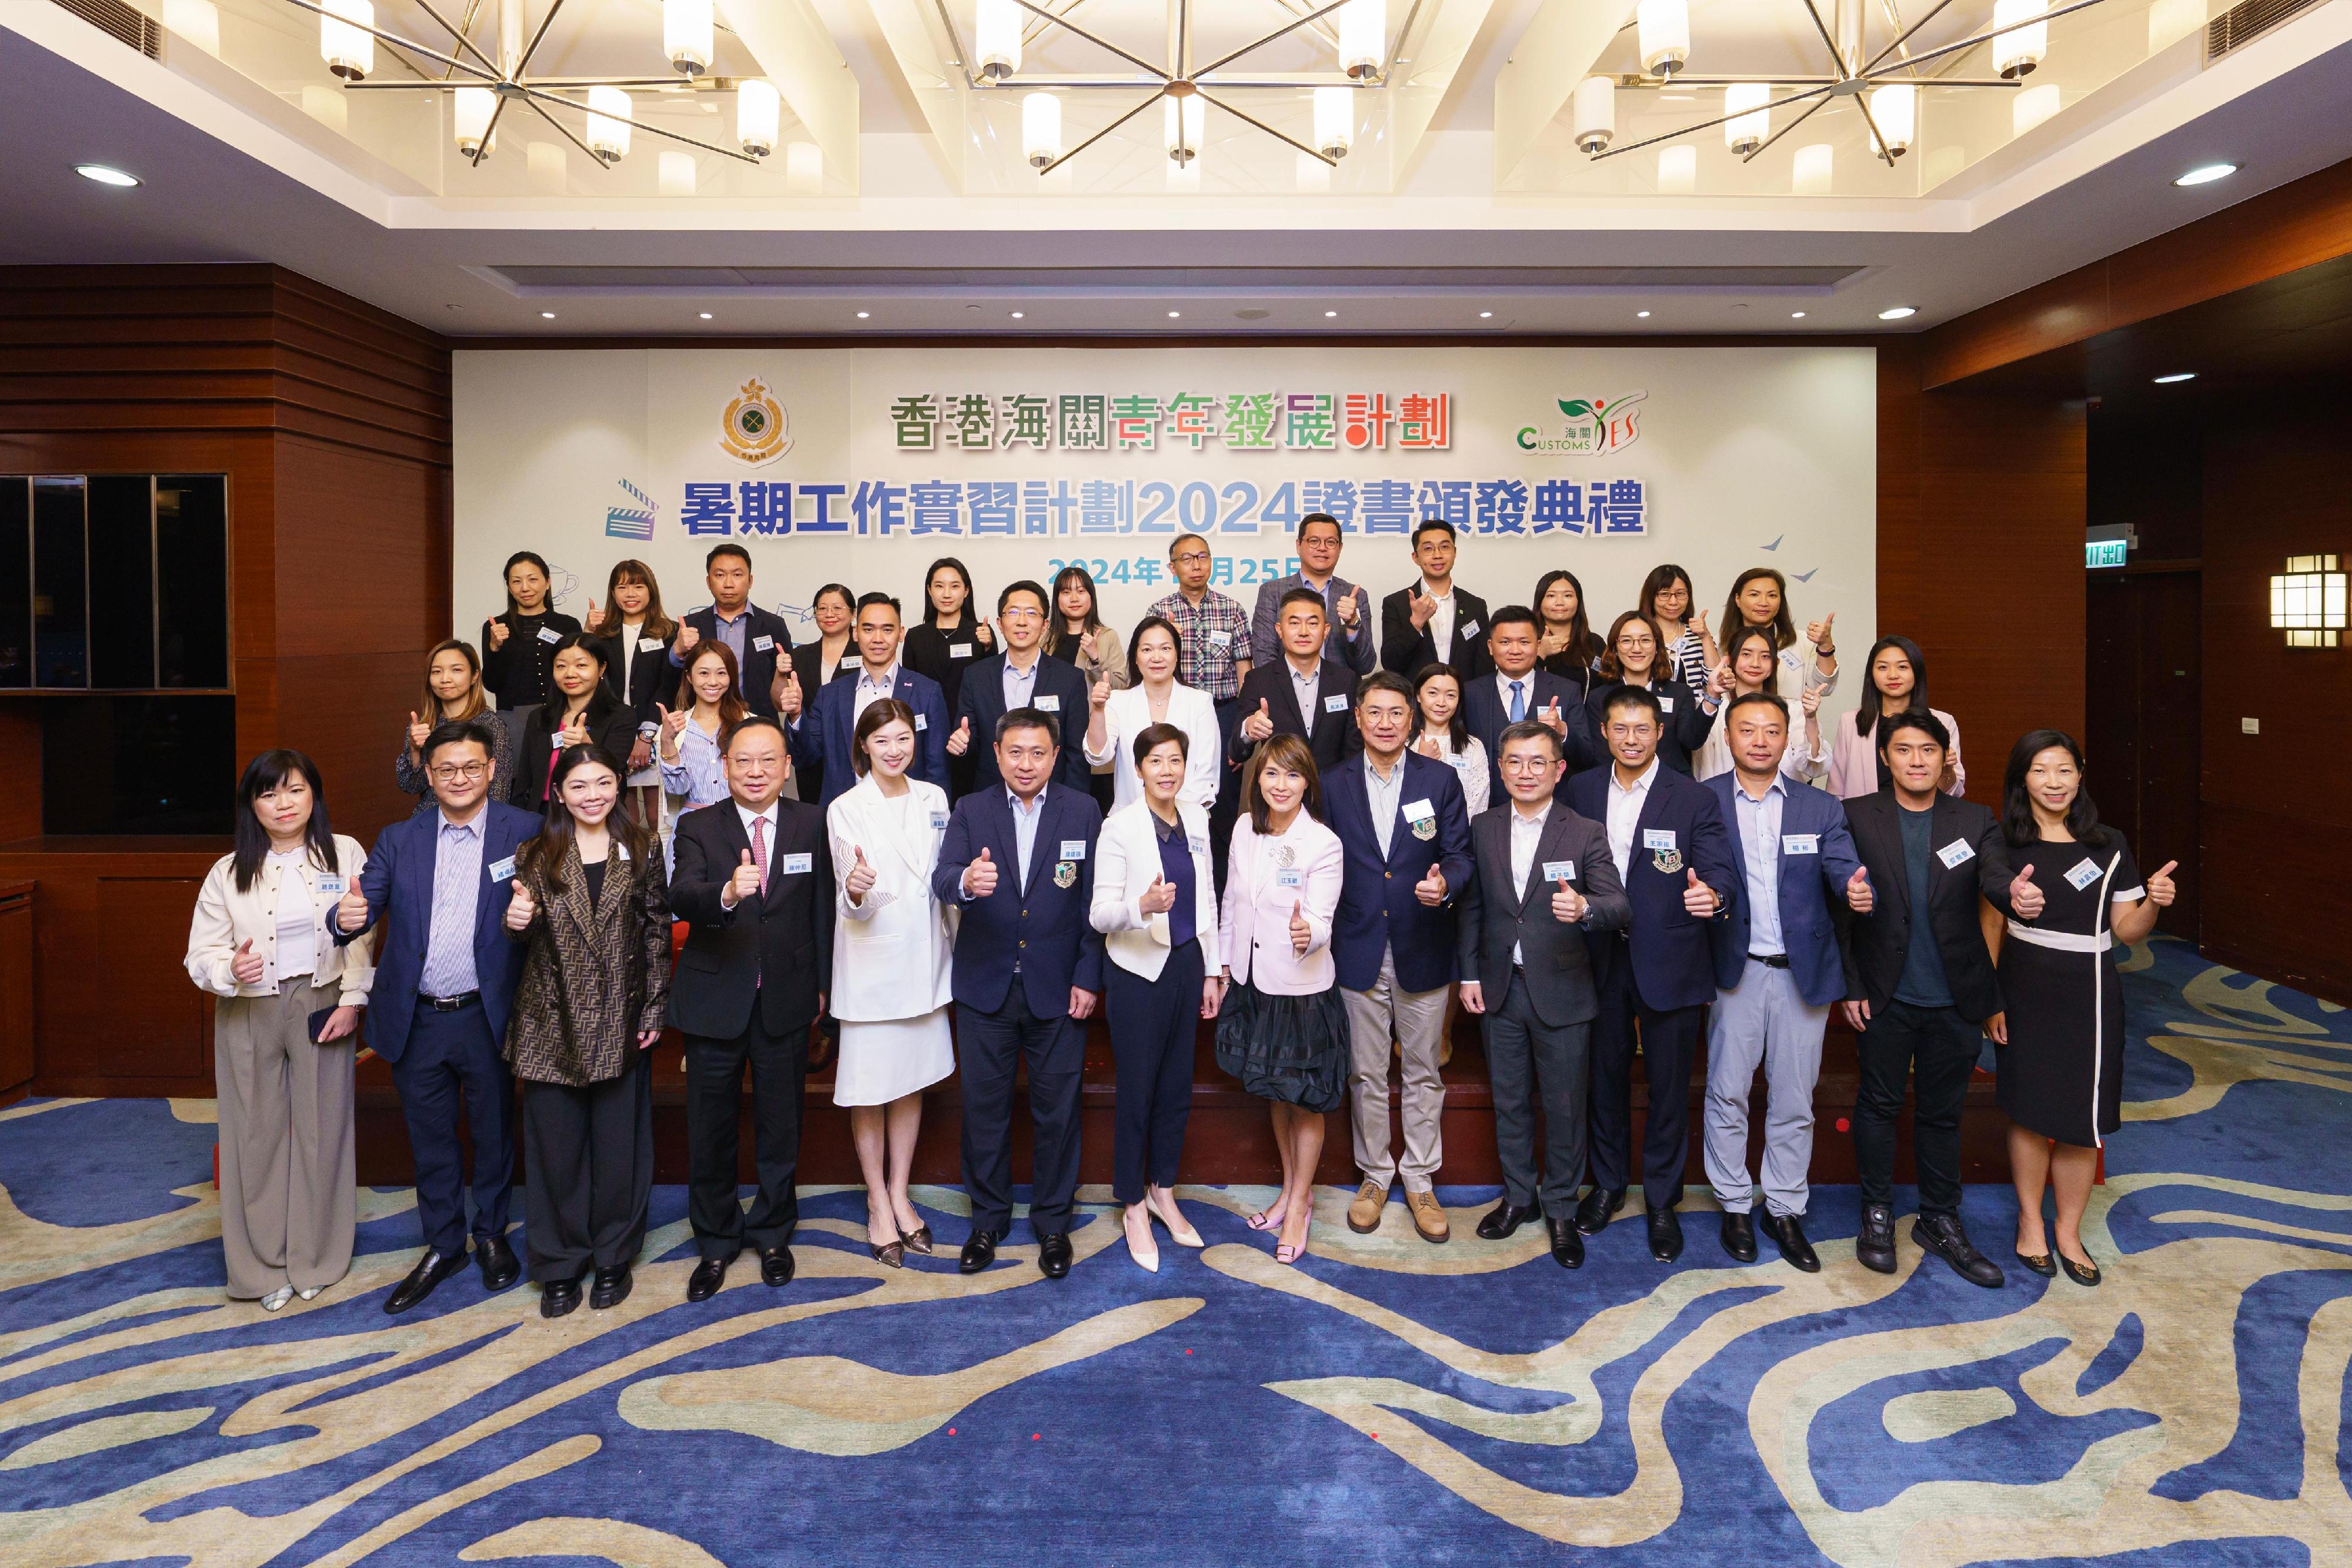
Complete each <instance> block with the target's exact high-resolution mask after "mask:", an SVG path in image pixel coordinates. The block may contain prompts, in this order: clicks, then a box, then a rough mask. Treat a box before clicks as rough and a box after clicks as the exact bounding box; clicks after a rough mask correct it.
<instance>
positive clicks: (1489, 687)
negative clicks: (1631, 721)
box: [1462, 604, 1603, 804]
mask: <svg viewBox="0 0 2352 1568" xmlns="http://www.w3.org/2000/svg"><path fill="white" fill-rule="evenodd" d="M1542 632H1543V628H1542V627H1541V626H1540V625H1539V624H1538V622H1537V621H1536V613H1535V612H1534V611H1532V610H1529V609H1528V607H1527V606H1526V605H1524V604H1506V605H1504V606H1503V607H1502V608H1501V609H1500V610H1497V611H1496V612H1494V613H1493V614H1492V615H1490V616H1488V617H1487V618H1486V656H1487V662H1488V663H1489V664H1492V666H1493V668H1492V669H1491V670H1490V671H1489V672H1488V673H1486V674H1480V675H1465V676H1464V677H1463V679H1462V722H1463V723H1464V724H1465V725H1467V726H1469V727H1470V733H1471V734H1473V735H1475V736H1476V737H1478V744H1479V745H1481V746H1483V747H1486V783H1487V797H1486V798H1487V799H1488V800H1492V801H1496V802H1497V803H1499V802H1501V801H1504V800H1508V799H1510V795H1509V792H1508V791H1507V790H1506V789H1504V788H1503V771H1502V768H1503V731H1504V730H1506V729H1507V728H1508V727H1511V726H1512V725H1514V724H1517V723H1518V722H1520V721H1521V720H1523V719H1533V720H1535V721H1536V722H1537V723H1538V724H1540V725H1542V726H1544V727H1546V728H1548V729H1549V730H1550V731H1551V732H1552V733H1553V734H1554V735H1556V736H1558V737H1559V743H1560V755H1561V759H1562V760H1563V761H1565V762H1566V763H1567V765H1568V771H1567V772H1566V773H1565V774H1563V775H1562V776H1561V780H1560V786H1559V789H1558V790H1557V791H1555V792H1554V798H1555V799H1557V800H1560V801H1561V802H1562V803H1563V804H1565V803H1566V801H1567V800H1568V782H1567V781H1568V779H1570V778H1573V777H1574V776H1575V775H1576V774H1578V773H1579V772H1581V771H1582V770H1583V769H1585V768H1592V767H1595V766H1598V765H1599V764H1600V762H1601V759H1602V755H1603V754H1602V751H1601V744H1600V741H1599V739H1598V737H1596V736H1595V735H1594V734H1593V729H1592V717H1591V714H1589V713H1588V712H1586V710H1585V706H1584V699H1583V697H1582V696H1581V695H1579V693H1578V691H1577V689H1576V688H1575V687H1574V686H1572V685H1569V683H1568V682H1566V681H1564V680H1562V679H1560V678H1559V676H1558V675H1555V674H1552V673H1551V672H1550V671H1549V670H1544V669H1538V668H1537V667H1536V644H1537V642H1538V638H1539V637H1540V636H1541V634H1542Z"/></svg>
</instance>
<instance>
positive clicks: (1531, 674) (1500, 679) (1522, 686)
mask: <svg viewBox="0 0 2352 1568" xmlns="http://www.w3.org/2000/svg"><path fill="white" fill-rule="evenodd" d="M1514 682H1517V685H1518V687H1519V712H1518V715H1517V717H1514V716H1512V714H1511V685H1512V683H1514ZM1495 695H1496V697H1498V698H1500V699H1501V700H1502V704H1503V718H1504V720H1505V722H1507V723H1510V724H1517V722H1518V721H1519V719H1522V718H1533V717H1535V716H1536V673H1535V671H1533V670H1529V671H1528V673H1527V674H1524V675H1507V674H1503V672H1502V671H1500V670H1496V672H1495Z"/></svg>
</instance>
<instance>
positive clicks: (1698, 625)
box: [1690, 610, 1706, 643]
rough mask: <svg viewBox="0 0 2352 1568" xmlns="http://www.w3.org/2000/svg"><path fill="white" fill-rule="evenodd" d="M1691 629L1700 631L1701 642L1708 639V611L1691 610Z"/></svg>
mask: <svg viewBox="0 0 2352 1568" xmlns="http://www.w3.org/2000/svg"><path fill="white" fill-rule="evenodd" d="M1690 629H1691V630H1692V631H1694V632H1697V633H1698V635H1699V641H1700V642H1702V643H1703V642H1705V641H1706V611H1704V610H1694V611H1692V612H1691V617H1690Z"/></svg>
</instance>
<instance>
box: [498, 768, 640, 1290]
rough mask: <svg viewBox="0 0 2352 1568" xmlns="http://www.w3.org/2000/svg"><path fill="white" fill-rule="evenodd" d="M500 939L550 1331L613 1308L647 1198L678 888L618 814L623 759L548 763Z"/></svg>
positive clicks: (535, 1246) (527, 1204)
mask: <svg viewBox="0 0 2352 1568" xmlns="http://www.w3.org/2000/svg"><path fill="white" fill-rule="evenodd" d="M514 883H515V885H514V894H513V898H512V900H511V902H509V904H508V905H507V931H508V934H509V936H513V937H514V939H515V940H517V941H519V942H525V943H528V944H529V945H530V951H529V953H528V954H526V955H525V956H524V958H523V967H522V979H521V981H520V984H518V985H517V986H516V988H515V999H514V1012H513V1015H512V1019H511V1021H510V1022H509V1024H508V1026H507V1045H506V1050H507V1063H508V1065H509V1067H511V1068H512V1069H513V1071H514V1075H515V1076H516V1077H517V1078H519V1079H520V1080H521V1081H522V1083H523V1102H522V1125H523V1216H524V1222H525V1225H526V1227H527V1228H528V1230H529V1238H528V1239H529V1241H530V1277H531V1278H532V1279H534V1280H536V1281H539V1284H540V1298H539V1311H540V1315H541V1317H549V1318H560V1317H562V1315H563V1314H564V1313H566V1312H570V1311H572V1309H573V1308H574V1307H577V1306H578V1305H579V1304H580V1281H581V1280H582V1279H583V1277H584V1276H585V1275H586V1274H587V1273H588V1270H589V1269H590V1268H591V1267H592V1266H593V1268H594V1270H595V1271H596V1279H595V1283H594V1285H593V1288H592V1289H591V1290H590V1291H589V1296H588V1304H589V1305H590V1306H592V1307H597V1308H604V1307H611V1306H615V1305H618V1304H619V1303H620V1302H621V1301H623V1300H624V1299H625V1297H626V1296H627V1295H628V1293H629V1265H630V1264H631V1263H632V1262H634V1261H635V1259H636V1256H637V1249H639V1248H640V1247H641V1246H643V1245H644V1244H645V1239H646V1207H647V1205H648V1203H649V1202H650V1200H651V1197H652V1194H653V1180H654V1124H653V1092H652V1087H651V1080H650V1076H649V1073H648V1071H647V1069H646V1061H645V1051H646V1049H647V1048H649V1047H651V1046H652V1045H654V1044H655V1043H656V1042H657V1041H658V1040H660V1039H661V1033H662V1019H663V1016H664V1012H665V1010H666V1009H667V1004H668V1001H669V967H670V912H669V883H668V880H667V876H666V875H665V874H664V873H663V870H662V855H661V847H660V845H659V844H658V843H656V841H655V840H654V837H653V835H652V834H651V833H649V832H647V831H646V830H645V828H644V827H643V826H642V825H640V824H639V823H638V822H637V821H636V819H635V817H634V816H632V815H631V814H630V813H629V812H628V811H627V810H625V809H624V808H623V807H622V805H621V770H620V765H619V762H618V760H617V759H616V758H613V757H611V756H610V755H608V754H607V753H605V752H604V751H603V750H601V749H599V748H598V747H594V746H574V747H569V748H567V749H566V750H565V751H564V752H563V754H562V756H561V757H559V758H556V759H555V766H554V768H553V770H552V774H551V780H550V783H549V788H548V792H547V827H546V829H545V830H544V831H542V832H541V834H540V835H539V836H538V837H537V838H535V839H532V840H531V841H530V842H529V843H527V844H525V845H524V846H523V847H522V849H521V850H520V852H517V854H516V856H515V871H514Z"/></svg>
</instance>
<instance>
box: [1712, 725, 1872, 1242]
mask: <svg viewBox="0 0 2352 1568" xmlns="http://www.w3.org/2000/svg"><path fill="white" fill-rule="evenodd" d="M1723 726H1724V733H1725V735H1726V736H1727V737H1729V739H1730V743H1731V766H1732V770H1731V771H1730V772H1728V773H1718V774H1717V775H1716V776H1715V777H1714V778H1712V779H1707V780H1706V781H1705V783H1704V784H1703V785H1702V786H1701V788H1703V789H1711V790H1713V791H1714V792H1715V799H1716V803H1717V805H1719V806H1720V807H1721V808H1722V809H1723V823H1724V828H1725V830H1726V831H1727V832H1729V834H1730V835H1731V854H1732V858H1733V860H1734V861H1736V862H1738V865H1739V867H1740V873H1741V879H1742V884H1743V885H1742V894H1741V896H1740V897H1739V898H1738V900H1737V901H1736V902H1735V903H1734V904H1733V905H1732V908H1731V913H1730V915H1728V916H1727V918H1725V919H1722V920H1718V921H1717V922H1716V923H1715V924H1714V925H1713V926H1712V927H1710V930H1709V935H1710V936H1712V937H1713V938H1714V943H1715V983H1716V986H1717V994H1716V998H1715V1006H1714V1008H1713V1009H1712V1010H1710V1012H1709V1013H1708V1015H1707V1033H1706V1134H1705V1138H1706V1179H1707V1180H1708V1182H1710V1183H1711V1184H1713V1186H1714V1187H1715V1197H1716V1202H1717V1205H1718V1206H1719V1207H1721V1208H1722V1210H1723V1227H1722V1228H1723V1249H1724V1250H1725V1251H1726V1252H1728V1253H1730V1254H1731V1256H1732V1257H1733V1258H1735V1259H1737V1260H1739V1261H1740V1262H1742V1263H1753V1262H1754V1261H1756V1222H1755V1219H1754V1218H1753V1216H1752V1213H1751V1210H1752V1209H1753V1208H1754V1207H1755V1201H1756V1184H1755V1182H1754V1181H1753V1180H1752V1179H1751V1178H1750V1177H1749V1176H1748V1096H1749V1094H1750V1092H1752V1091H1753V1089H1754V1088H1755V1084H1756V1069H1757V1068H1758V1067H1759V1066H1761V1067H1762V1068H1763V1069H1764V1086H1765V1095H1766V1100H1765V1107H1766V1108H1765V1120H1764V1232H1765V1234H1766V1235H1768V1236H1769V1237H1771V1238H1772V1241H1773V1244H1774V1245H1775V1246H1777V1247H1779V1248H1780V1256H1781V1257H1782V1258H1784V1259H1786V1260H1788V1261H1789V1262H1790V1264H1792V1265H1793V1266H1795V1267H1796V1268H1799V1269H1801V1270H1804V1271H1805V1272H1806V1273H1809V1274H1811V1273H1817V1272H1819V1271H1820V1270H1821V1266H1822V1264H1821V1260H1820V1259H1819V1258H1818V1257H1816V1256H1815V1255H1814V1252H1813V1249H1812V1244H1811V1242H1809V1241H1808V1240H1806V1239H1805V1231H1804V1226H1803V1223H1802V1221H1803V1218H1804V1214H1805V1205H1806V1200H1807V1197H1808V1192H1807V1188H1806V1183H1805V1171H1806V1169H1807V1167H1808V1166H1811V1164H1812V1158H1813V1084H1814V1082H1815V1080H1817V1079H1819V1078H1820V1077H1821V1072H1822V1032H1823V1030H1826V1029H1827V1028H1828V1027H1829V1020H1830V1004H1831V1003H1832V1002H1835V1001H1839V1000H1842V999H1843V998H1844V996H1845V961H1844V959H1843V957H1841V956H1840V955H1839V952H1838V943H1837V923H1836V921H1835V919H1834V918H1833V917H1832V915H1831V913H1830V910H1831V905H1832V903H1833V902H1835V903H1843V902H1845V901H1847V900H1849V899H1850V898H1852V897H1853V895H1854V894H1853V889H1854V886H1855V884H1856V882H1857V879H1862V881H1863V882H1864V885H1866V880H1867V879H1863V878H1862V862H1861V861H1859V860H1858V859H1856V858H1855V855H1854V852H1853V835H1852V834H1850V833H1849V832H1847V831H1846V824H1845V807H1844V805H1843V803H1842V802H1841V801H1840V800H1838V799H1837V797H1835V796H1834V795H1832V794H1830V793H1828V792H1827V791H1826V790H1822V789H1814V788H1813V787H1812V786H1811V785H1810V784H1802V783H1800V782H1798V781H1797V780H1796V779H1790V778H1789V777H1788V776H1786V775H1785V774H1783V773H1782V772H1781V771H1780V758H1781V757H1782V755H1783V754H1784V753H1786V752H1787V750H1788V749H1789V705H1788V704H1787V703H1785V702H1783V701H1781V700H1780V698H1779V697H1776V696H1772V695H1768V694H1766V693H1763V692H1750V693H1749V694H1748V695H1746V696H1743V697H1738V698H1735V699H1734V700H1733V701H1732V704H1731V706H1730V707H1729V708H1728V709H1727V711H1726V712H1725V714H1724V717H1723ZM1864 896H1865V902H1866V901H1867V900H1866V895H1864Z"/></svg>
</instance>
